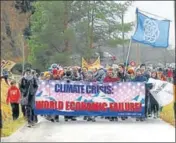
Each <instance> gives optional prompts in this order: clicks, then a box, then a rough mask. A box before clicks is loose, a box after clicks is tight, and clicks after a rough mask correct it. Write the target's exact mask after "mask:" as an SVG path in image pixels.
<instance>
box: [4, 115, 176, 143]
mask: <svg viewBox="0 0 176 143" xmlns="http://www.w3.org/2000/svg"><path fill="white" fill-rule="evenodd" d="M39 120H40V121H39V123H38V124H37V125H36V126H35V127H32V128H28V127H26V126H24V127H23V128H21V129H20V130H18V131H17V132H15V133H14V134H13V135H11V136H10V137H7V138H2V139H1V142H12V141H13V142H39V141H42V142H144V141H145V142H175V128H174V127H173V126H171V125H170V124H167V123H165V122H164V121H162V120H160V119H149V120H147V121H145V122H136V121H135V120H134V119H128V120H126V121H121V120H119V121H118V122H109V121H107V120H104V119H97V121H96V122H86V121H83V120H82V119H78V121H70V122H64V120H63V118H62V117H61V118H60V122H59V123H52V122H49V121H47V120H45V119H44V118H40V119H39Z"/></svg>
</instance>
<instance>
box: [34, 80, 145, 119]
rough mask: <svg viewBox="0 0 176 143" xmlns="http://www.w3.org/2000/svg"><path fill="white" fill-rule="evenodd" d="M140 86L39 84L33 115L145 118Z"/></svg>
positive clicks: (140, 84) (131, 83) (71, 83)
mask: <svg viewBox="0 0 176 143" xmlns="http://www.w3.org/2000/svg"><path fill="white" fill-rule="evenodd" d="M144 113H145V84H144V83H134V82H126V83H115V84H113V83H103V84H99V83H86V82H78V81H71V82H70V83H67V82H62V81H54V80H53V81H40V84H39V88H38V91H37V93H36V103H35V114H43V115H54V114H57V115H67V116H80V115H83V116H134V117H136V116H145V114H144Z"/></svg>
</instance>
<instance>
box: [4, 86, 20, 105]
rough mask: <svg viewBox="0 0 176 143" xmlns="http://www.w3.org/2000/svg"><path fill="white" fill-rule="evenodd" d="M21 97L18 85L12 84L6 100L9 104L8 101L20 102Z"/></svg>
mask: <svg viewBox="0 0 176 143" xmlns="http://www.w3.org/2000/svg"><path fill="white" fill-rule="evenodd" d="M20 97H21V93H20V90H19V88H18V87H16V86H11V87H10V88H9V89H8V92H7V100H6V102H7V104H8V103H19V101H20Z"/></svg>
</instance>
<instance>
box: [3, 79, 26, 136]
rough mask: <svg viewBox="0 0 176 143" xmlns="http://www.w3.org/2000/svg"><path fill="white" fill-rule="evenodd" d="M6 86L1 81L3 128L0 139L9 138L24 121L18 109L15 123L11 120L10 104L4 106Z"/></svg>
mask: <svg viewBox="0 0 176 143" xmlns="http://www.w3.org/2000/svg"><path fill="white" fill-rule="evenodd" d="M7 89H8V85H6V83H5V82H4V80H2V81H1V111H2V124H3V128H2V129H1V137H7V136H10V135H11V134H12V133H14V132H15V131H16V130H17V129H19V128H20V127H21V126H22V125H24V123H25V120H24V119H23V117H22V112H21V109H20V116H19V118H18V119H17V120H16V121H13V120H12V112H11V107H10V104H9V105H7V104H6V97H7V95H6V93H7Z"/></svg>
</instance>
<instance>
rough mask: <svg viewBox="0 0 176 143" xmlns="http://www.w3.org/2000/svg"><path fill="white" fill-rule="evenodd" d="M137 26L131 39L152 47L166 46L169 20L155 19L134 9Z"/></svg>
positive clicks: (167, 44) (167, 43)
mask: <svg viewBox="0 0 176 143" xmlns="http://www.w3.org/2000/svg"><path fill="white" fill-rule="evenodd" d="M136 14H137V28H136V31H135V34H134V35H133V36H132V40H134V41H136V42H139V43H142V44H147V45H150V46H152V47H156V48H157V47H158V48H167V47H168V46H169V28H170V21H169V20H157V19H154V18H151V17H148V16H146V15H144V14H142V13H140V12H139V11H138V9H137V10H136Z"/></svg>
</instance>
